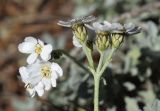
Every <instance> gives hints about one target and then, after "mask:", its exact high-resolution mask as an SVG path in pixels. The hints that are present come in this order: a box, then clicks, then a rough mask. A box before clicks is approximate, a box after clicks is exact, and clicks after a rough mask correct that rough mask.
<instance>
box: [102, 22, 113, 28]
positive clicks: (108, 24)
mask: <svg viewBox="0 0 160 111" xmlns="http://www.w3.org/2000/svg"><path fill="white" fill-rule="evenodd" d="M103 23H104V24H105V25H107V26H109V27H111V26H112V24H111V23H109V22H108V21H104V22H103Z"/></svg>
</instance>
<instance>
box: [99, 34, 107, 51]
mask: <svg viewBox="0 0 160 111" xmlns="http://www.w3.org/2000/svg"><path fill="white" fill-rule="evenodd" d="M96 47H97V49H98V50H99V51H100V52H101V51H104V50H106V49H107V48H108V47H109V33H107V32H100V33H97V37H96Z"/></svg>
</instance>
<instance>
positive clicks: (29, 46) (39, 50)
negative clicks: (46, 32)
mask: <svg viewBox="0 0 160 111" xmlns="http://www.w3.org/2000/svg"><path fill="white" fill-rule="evenodd" d="M18 50H19V51H20V52H22V53H26V54H30V55H29V56H28V58H27V63H28V64H32V63H34V62H35V61H36V59H37V58H38V57H39V56H40V57H41V59H42V60H44V61H48V60H49V59H50V58H51V52H52V45H50V44H47V45H44V43H43V42H42V41H41V40H39V39H38V40H37V39H35V38H33V37H26V38H25V39H24V42H22V43H20V44H19V46H18Z"/></svg>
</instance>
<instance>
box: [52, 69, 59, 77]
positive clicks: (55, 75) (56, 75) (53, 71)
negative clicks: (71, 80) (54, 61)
mask: <svg viewBox="0 0 160 111" xmlns="http://www.w3.org/2000/svg"><path fill="white" fill-rule="evenodd" d="M52 78H53V79H57V78H58V73H57V72H56V71H55V70H52Z"/></svg>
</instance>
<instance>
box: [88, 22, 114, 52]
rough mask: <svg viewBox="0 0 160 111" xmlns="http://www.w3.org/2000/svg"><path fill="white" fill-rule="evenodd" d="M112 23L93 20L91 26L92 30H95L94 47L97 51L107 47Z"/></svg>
mask: <svg viewBox="0 0 160 111" xmlns="http://www.w3.org/2000/svg"><path fill="white" fill-rule="evenodd" d="M111 26H112V24H111V23H109V22H107V21H104V22H94V23H93V26H91V29H92V30H95V32H96V41H95V43H96V47H97V49H98V51H100V52H101V51H104V50H106V49H107V48H108V47H109V36H110V31H111V30H112V27H111Z"/></svg>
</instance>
